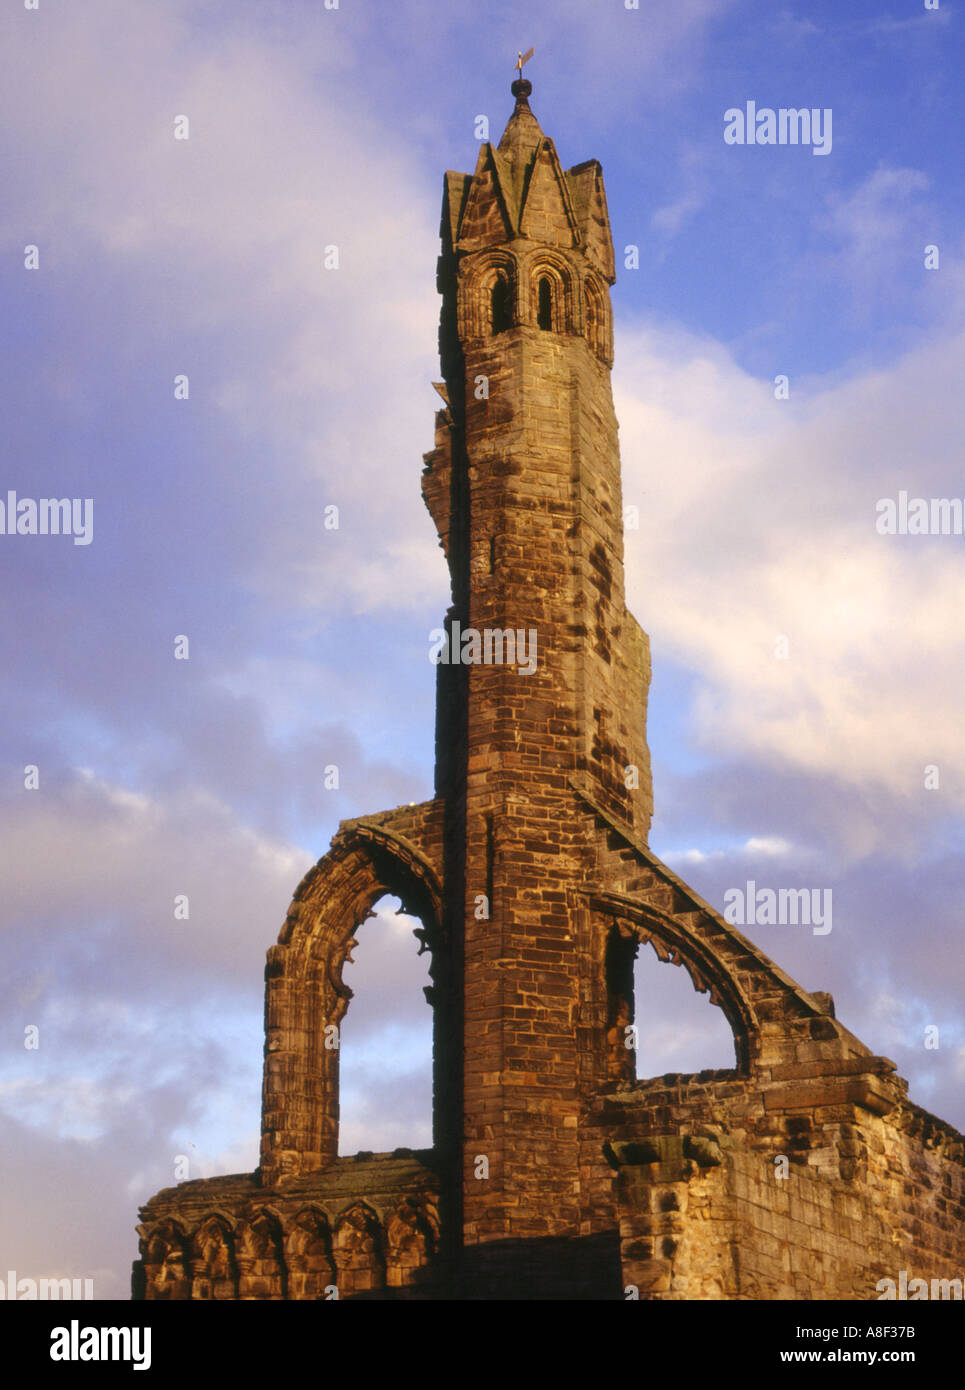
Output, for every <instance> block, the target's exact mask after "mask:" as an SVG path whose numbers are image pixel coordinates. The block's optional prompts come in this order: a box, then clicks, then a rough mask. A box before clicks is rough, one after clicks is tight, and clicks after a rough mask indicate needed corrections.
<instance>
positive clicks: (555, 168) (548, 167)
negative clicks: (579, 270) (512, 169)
mask: <svg viewBox="0 0 965 1390" xmlns="http://www.w3.org/2000/svg"><path fill="white" fill-rule="evenodd" d="M519 230H520V233H521V234H522V235H523V236H525V237H530V238H532V240H533V241H542V242H545V243H546V245H547V246H565V247H573V246H578V245H579V242H580V234H579V230H578V227H577V221H576V214H575V211H574V209H573V203H572V200H571V198H570V192H569V189H568V188H567V185H566V179H565V177H564V175H563V170H562V167H561V166H560V161H559V157H558V155H557V153H556V149H555V147H554V145H553V142H552V140H549V139H545V138H544V139H543V140H542V141H541V142H540V144H539V147H538V149H537V150H536V154H535V159H534V162H533V164H532V166H531V171H530V173H529V177H528V179H527V181H526V187H525V189H524V191H523V209H522V214H521V217H520V224H519Z"/></svg>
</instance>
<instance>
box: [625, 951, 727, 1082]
mask: <svg viewBox="0 0 965 1390" xmlns="http://www.w3.org/2000/svg"><path fill="white" fill-rule="evenodd" d="M632 1023H633V1028H634V1034H633V1035H632V1038H631V1040H633V1041H635V1042H636V1076H637V1079H638V1080H641V1081H642V1080H647V1079H649V1078H650V1077H655V1076H663V1075H664V1074H665V1073H666V1072H682V1073H684V1074H689V1073H692V1072H698V1071H704V1070H708V1069H714V1070H721V1071H727V1070H731V1069H732V1068H733V1067H735V1066H736V1059H735V1045H734V1035H733V1033H732V1032H731V1027H730V1024H729V1023H728V1021H727V1018H726V1016H725V1015H724V1011H723V1010H722V1009H720V1008H716V1007H713V1006H711V1005H710V1003H709V997H708V995H707V994H698V993H697V992H696V990H695V989H694V985H693V981H692V980H691V978H690V976H689V974H688V973H687V970H686V969H685V968H684V967H683V966H675V965H673V964H671V963H670V962H665V961H661V960H658V958H657V956H656V955H655V954H654V951H653V949H652V948H651V946H649V945H646V946H644V945H641V946H640V948H639V950H638V952H637V957H636V960H635V962H634V964H633V1019H632Z"/></svg>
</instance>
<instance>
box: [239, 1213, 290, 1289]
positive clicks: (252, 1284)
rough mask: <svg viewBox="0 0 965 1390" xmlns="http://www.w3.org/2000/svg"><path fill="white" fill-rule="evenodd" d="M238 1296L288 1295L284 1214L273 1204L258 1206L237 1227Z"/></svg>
mask: <svg viewBox="0 0 965 1390" xmlns="http://www.w3.org/2000/svg"><path fill="white" fill-rule="evenodd" d="M235 1260H236V1263H237V1265H238V1297H239V1298H242V1299H248V1298H275V1299H284V1298H287V1297H288V1290H287V1269H286V1264H285V1235H284V1229H283V1226H282V1220H281V1217H280V1216H279V1215H278V1213H277V1212H276V1211H273V1210H272V1208H271V1207H258V1208H256V1210H254V1211H253V1212H250V1213H249V1215H248V1216H247V1217H246V1218H245V1219H244V1220H242V1221H240V1222H239V1223H238V1226H237V1228H236V1230H235Z"/></svg>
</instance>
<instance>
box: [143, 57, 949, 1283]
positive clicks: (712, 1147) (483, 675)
mask: <svg viewBox="0 0 965 1390" xmlns="http://www.w3.org/2000/svg"><path fill="white" fill-rule="evenodd" d="M531 91H532V88H531V85H530V83H529V82H528V81H525V80H523V79H522V76H521V74H520V76H519V78H518V79H517V81H516V82H514V84H513V95H514V96H515V99H516V105H515V110H514V111H513V113H512V115H511V116H510V119H509V122H508V124H507V126H506V129H505V131H504V133H503V136H502V139H501V140H500V141H499V144H498V145H494V144H491V143H486V144H484V145H483V146H482V147H481V149H480V152H479V158H478V162H477V164H476V171H475V173H474V174H472V175H469V174H459V173H448V174H446V177H445V186H444V192H443V206H442V229H441V230H442V254H441V256H440V258H439V262H438V288H439V291H440V293H441V295H442V314H441V327H440V354H441V371H442V376H443V381H442V382H440V383H438V384H437V388H436V389H437V390H438V392H439V394H440V396H441V397H442V401H443V408H442V409H441V410H439V411H438V412H437V414H436V421H435V447H434V448H433V449H432V451H431V452H430V453H429V454H427V455H426V456H425V467H424V470H423V475H422V491H423V494H424V497H425V501H426V505H427V506H428V509H429V512H430V514H431V516H432V520H433V522H434V523H435V526H436V529H437V531H438V533H439V540H440V543H441V546H442V548H443V550H444V552H445V556H446V560H447V562H448V566H449V572H450V576H451V581H452V606H451V607H450V609H449V612H448V614H447V616H446V631H447V633H449V634H450V636H451V637H452V639H453V640H452V642H451V643H450V644H449V647H450V651H449V655H450V656H452V657H453V659H452V660H448V661H446V660H443V661H440V662H439V664H438V667H437V697H436V698H437V703H436V772H435V796H434V797H433V799H432V800H431V801H426V802H423V803H422V804H419V805H411V806H403V807H400V808H397V809H395V810H390V811H382V812H379V813H376V814H373V815H367V816H362V817H360V818H359V819H357V820H351V821H346V822H343V823H342V824H341V825H340V826H339V829H338V833H337V834H336V835H335V838H334V840H333V841H332V845H331V848H330V850H329V852H328V853H327V854H326V855H325V856H324V858H322V859H321V860H320V861H319V862H318V864H316V866H315V867H314V868H313V869H312V870H311V871H310V872H309V873H308V874H307V875H306V876H305V878H304V879H303V880H302V882H301V883H300V884H299V885H298V887H297V888H296V890H295V894H294V898H293V901H292V904H291V907H290V908H289V910H288V915H287V917H286V919H285V922H284V925H283V927H282V929H281V932H280V935H279V937H278V941H277V943H276V944H275V945H273V946H271V947H270V948H269V950H268V960H267V966H266V971H265V1065H264V1087H263V1109H262V1135H261V1161H260V1165H259V1167H258V1168H257V1170H256V1171H255V1172H254V1173H246V1174H239V1175H236V1176H230V1177H220V1178H211V1179H205V1180H200V1181H194V1182H190V1181H189V1182H183V1183H181V1184H179V1185H178V1186H176V1187H172V1188H167V1189H166V1190H164V1191H162V1192H160V1193H158V1194H157V1196H155V1197H153V1198H152V1199H151V1200H150V1201H149V1202H148V1203H147V1204H146V1206H144V1208H143V1209H142V1211H141V1224H140V1226H139V1227H138V1230H139V1233H140V1259H139V1260H138V1261H137V1262H136V1263H135V1266H134V1281H133V1282H134V1296H135V1298H148V1299H326V1298H328V1299H330V1298H335V1297H338V1298H342V1299H350V1298H381V1299H386V1298H428V1299H447V1298H457V1299H462V1298H466V1299H485V1298H519V1299H541V1298H578V1299H626V1298H634V1297H639V1298H640V1299H811V1300H814V1299H832V1298H846V1299H875V1298H877V1297H878V1293H877V1292H876V1289H877V1285H878V1282H879V1281H881V1280H883V1279H889V1278H890V1279H897V1278H898V1276H899V1273H900V1271H902V1270H906V1271H908V1272H909V1273H910V1274H913V1275H914V1276H919V1277H925V1278H931V1277H935V1276H942V1277H949V1276H961V1274H962V1271H963V1270H965V1224H963V1218H965V1181H963V1139H962V1136H961V1135H960V1134H958V1133H957V1132H956V1131H955V1130H953V1129H952V1128H951V1127H950V1126H949V1125H946V1124H944V1123H943V1122H942V1121H941V1120H939V1119H937V1118H936V1117H935V1116H933V1115H930V1114H929V1113H927V1112H926V1111H925V1110H923V1109H921V1108H920V1107H919V1106H917V1105H914V1104H912V1103H911V1102H910V1101H909V1099H908V1097H907V1084H906V1083H905V1082H904V1081H903V1080H902V1079H901V1078H900V1077H898V1076H897V1075H896V1074H895V1068H894V1064H893V1063H892V1062H889V1061H888V1060H887V1059H886V1058H884V1057H876V1056H874V1055H873V1054H872V1053H871V1052H870V1051H869V1050H868V1048H867V1047H865V1046H864V1045H863V1044H862V1043H861V1042H859V1041H858V1039H857V1038H856V1037H854V1036H853V1035H852V1034H851V1033H849V1031H848V1030H847V1028H845V1027H844V1025H843V1024H842V1023H840V1022H839V1021H838V1020H837V1019H836V1018H835V1015H834V1007H833V1003H832V1000H831V998H830V996H829V995H827V994H823V993H808V991H807V990H805V989H803V988H801V986H800V985H798V984H796V983H795V982H794V980H792V979H790V978H789V977H788V976H787V975H786V974H785V973H784V972H783V971H782V970H781V969H780V968H779V967H778V966H777V965H775V964H774V963H773V962H772V961H770V960H769V959H768V958H767V956H766V955H764V953H763V952H762V951H760V950H758V948H757V947H756V946H755V945H754V944H753V942H751V941H749V940H747V938H746V937H744V936H743V935H742V934H741V933H740V932H739V931H738V930H736V929H735V928H734V927H733V926H731V925H729V924H728V923H727V922H725V921H724V919H723V918H722V916H721V915H720V914H719V913H717V912H716V911H715V910H714V909H713V908H711V907H709V906H708V905H707V903H705V902H702V901H701V899H700V898H699V897H698V896H697V895H696V894H695V893H694V892H693V891H692V890H691V889H689V888H688V887H687V885H686V884H685V883H683V882H682V881H681V879H680V878H678V877H677V875H676V874H675V873H673V872H672V871H671V870H670V869H668V868H667V867H666V866H665V865H664V864H662V863H661V862H660V860H659V859H658V858H657V857H656V856H655V855H654V854H653V852H652V851H651V850H650V848H649V847H648V832H649V826H650V818H651V812H652V798H651V780H650V763H649V754H648V750H647V743H646V737H645V714H646V702H647V688H648V682H649V646H648V641H647V637H646V634H645V633H644V632H643V631H642V629H641V628H640V627H639V625H638V624H637V622H636V620H635V619H634V618H633V617H632V616H631V615H630V613H628V612H627V609H626V606H625V602H624V570H623V528H622V503H621V491H620V458H619V451H618V446H617V422H616V419H615V416H614V411H613V401H612V396H611V390H610V367H611V364H612V361H613V325H612V310H611V306H610V286H611V285H612V284H613V283H614V279H615V275H614V258H613V246H612V241H611V235H610V226H609V219H608V215H607V205H606V198H605V195H604V189H603V177H602V172H601V169H600V165H599V164H598V163H597V162H596V161H595V160H589V161H587V162H586V163H583V164H577V165H576V166H575V167H574V168H572V169H565V170H564V169H563V167H562V165H561V164H560V161H559V158H558V156H557V153H556V149H555V147H554V144H553V141H552V140H550V139H549V138H548V137H547V136H545V135H544V134H543V132H542V130H541V129H540V126H539V123H538V122H537V120H536V117H535V116H534V115H533V112H532V111H531V109H530V106H529V96H530V93H531ZM457 624H458V629H456V625H457ZM469 630H472V632H474V633H476V634H495V635H496V638H497V639H498V641H499V642H500V643H501V644H502V645H500V646H499V647H494V648H493V652H494V653H495V651H498V652H499V653H500V654H508V655H509V656H510V657H512V656H513V655H515V658H516V660H515V661H513V660H503V661H501V660H497V659H491V660H488V661H487V660H479V661H470V662H466V661H463V660H456V659H455V654H456V653H457V652H458V650H459V642H458V641H457V640H456V638H457V631H458V633H461V634H463V636H464V635H465V633H466V632H467V631H469ZM510 631H511V632H513V633H516V634H529V635H533V634H535V638H534V641H536V643H537V646H536V652H535V655H536V660H535V661H532V660H531V657H532V656H533V654H534V653H533V651H532V650H531V649H528V650H527V662H528V664H527V665H526V666H525V669H524V666H523V662H522V661H521V659H520V653H519V652H518V651H517V652H515V653H512V652H508V653H507V649H506V644H505V642H504V640H503V639H505V637H506V634H507V633H508V632H510ZM386 894H392V895H395V896H397V897H398V898H399V899H401V901H402V904H403V906H404V908H405V910H406V911H407V912H408V913H411V914H413V915H414V916H416V917H418V918H419V919H420V920H421V930H420V932H419V933H418V935H419V937H420V938H421V941H422V944H423V947H424V949H426V950H427V951H429V952H430V953H431V966H430V976H431V980H432V984H431V986H430V988H429V989H428V990H427V991H426V992H427V995H428V997H429V1002H430V1004H431V1006H432V1010H433V1015H434V1024H433V1027H434V1044H433V1146H432V1148H431V1149H429V1150H426V1151H421V1152H411V1151H409V1150H396V1151H395V1152H393V1153H382V1154H367V1153H366V1154H358V1155H356V1156H354V1157H339V1153H338V1128H339V1096H338V1064H339V1053H338V1050H337V1047H331V1046H326V1040H327V1039H329V1038H330V1037H332V1036H337V1035H336V1034H335V1033H334V1030H335V1029H337V1028H338V1026H339V1024H340V1021H341V1020H342V1018H343V1016H344V1014H345V1011H346V1009H347V1008H348V1007H350V1001H351V994H350V991H349V989H348V988H347V987H346V985H345V984H344V983H343V981H342V967H343V964H344V962H345V960H346V957H347V955H348V953H349V952H350V950H351V948H352V946H353V945H354V944H355V934H356V932H358V931H359V930H360V928H361V929H362V931H364V926H363V925H362V924H364V922H365V919H366V917H367V916H368V915H370V911H371V908H372V906H373V904H374V903H375V902H376V901H377V900H378V899H380V898H382V897H383V896H385V895H386ZM642 946H647V947H652V948H653V950H654V951H655V952H656V953H657V955H658V957H659V958H660V960H661V961H664V962H667V964H668V968H673V967H674V966H682V967H683V969H684V970H686V971H687V973H688V974H689V976H690V978H691V980H692V981H693V985H694V988H695V989H696V990H698V991H700V992H702V993H705V994H707V995H709V997H710V1001H711V1003H713V1004H715V1005H716V1006H717V1007H718V1008H720V1009H722V1010H723V1012H724V1015H725V1017H726V1018H727V1021H728V1023H729V1024H730V1027H731V1030H732V1032H733V1037H734V1052H735V1058H734V1065H733V1067H732V1068H730V1069H729V1070H726V1071H703V1072H700V1073H699V1074H696V1075H666V1076H662V1077H657V1078H655V1079H653V1080H647V1081H638V1080H636V1070H635V1056H634V1053H633V1051H632V1049H631V1048H629V1047H628V1046H627V1042H628V1041H629V1040H630V1039H631V1038H632V1032H630V1033H628V1030H629V1029H630V1025H631V1024H632V1022H633V1019H634V999H633V962H634V958H635V956H636V954H637V952H638V951H639V950H640V948H641V947H642Z"/></svg>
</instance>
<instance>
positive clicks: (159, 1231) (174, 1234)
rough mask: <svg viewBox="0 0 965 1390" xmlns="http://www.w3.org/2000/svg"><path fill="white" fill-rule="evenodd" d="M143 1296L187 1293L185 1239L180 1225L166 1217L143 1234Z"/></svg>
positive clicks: (167, 1296) (167, 1297) (168, 1296)
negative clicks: (144, 1289)
mask: <svg viewBox="0 0 965 1390" xmlns="http://www.w3.org/2000/svg"><path fill="white" fill-rule="evenodd" d="M141 1249H142V1252H143V1260H144V1274H145V1281H146V1291H145V1295H144V1296H145V1298H149V1299H159V1300H164V1301H168V1300H173V1299H185V1298H187V1297H188V1296H189V1292H190V1278H189V1273H188V1271H189V1256H188V1251H189V1241H188V1235H187V1231H186V1230H185V1228H184V1226H183V1225H182V1224H181V1223H180V1222H179V1221H175V1220H173V1219H172V1218H170V1217H168V1218H167V1219H166V1220H164V1221H160V1222H158V1224H157V1225H156V1226H153V1227H152V1228H151V1229H150V1230H149V1231H148V1232H147V1233H146V1234H145V1235H144V1237H143V1239H142V1242H141Z"/></svg>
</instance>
